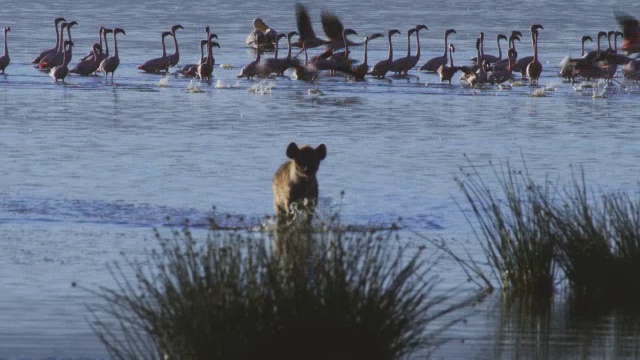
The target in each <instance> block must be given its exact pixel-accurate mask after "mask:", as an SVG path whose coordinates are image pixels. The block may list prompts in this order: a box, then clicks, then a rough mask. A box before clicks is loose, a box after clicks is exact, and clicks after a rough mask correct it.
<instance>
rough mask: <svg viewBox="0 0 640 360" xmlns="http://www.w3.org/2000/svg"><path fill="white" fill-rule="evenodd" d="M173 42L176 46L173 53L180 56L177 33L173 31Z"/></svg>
mask: <svg viewBox="0 0 640 360" xmlns="http://www.w3.org/2000/svg"><path fill="white" fill-rule="evenodd" d="M207 39H208V38H207ZM173 44H174V45H175V47H176V51H175V52H174V53H173V54H174V55H176V56H179V55H180V50H178V39H177V38H176V33H175V32H174V33H173Z"/></svg>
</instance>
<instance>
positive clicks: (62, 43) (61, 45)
mask: <svg viewBox="0 0 640 360" xmlns="http://www.w3.org/2000/svg"><path fill="white" fill-rule="evenodd" d="M63 51H64V30H63V29H62V27H61V28H60V41H59V42H58V52H63Z"/></svg>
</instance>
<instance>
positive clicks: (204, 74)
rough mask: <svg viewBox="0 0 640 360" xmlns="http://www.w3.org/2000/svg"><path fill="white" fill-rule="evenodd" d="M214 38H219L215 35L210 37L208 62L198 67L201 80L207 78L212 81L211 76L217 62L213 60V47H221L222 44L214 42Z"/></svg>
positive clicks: (208, 41)
mask: <svg viewBox="0 0 640 360" xmlns="http://www.w3.org/2000/svg"><path fill="white" fill-rule="evenodd" d="M214 37H215V38H217V36H216V35H215V34H211V35H209V40H207V59H206V61H204V62H202V63H201V64H200V65H198V77H199V78H200V80H204V79H205V78H206V79H207V80H211V74H212V73H213V64H214V62H215V60H214V59H213V47H214V46H217V47H218V48H219V47H220V44H218V43H217V42H215V41H212V39H213V38H214Z"/></svg>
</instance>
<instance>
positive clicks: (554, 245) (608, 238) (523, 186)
mask: <svg viewBox="0 0 640 360" xmlns="http://www.w3.org/2000/svg"><path fill="white" fill-rule="evenodd" d="M470 169H471V170H470V171H466V172H463V174H464V177H462V178H458V179H456V181H457V182H458V184H459V186H460V188H461V189H462V192H463V194H464V196H465V198H466V200H467V201H468V203H469V204H470V205H471V213H472V214H473V216H472V217H470V218H469V219H468V220H469V222H470V223H471V224H472V225H473V227H474V232H475V233H476V237H477V239H478V241H479V243H480V246H481V247H482V249H483V251H484V255H485V257H486V259H487V262H488V264H489V268H490V269H491V276H486V275H484V273H483V272H482V270H481V269H480V266H478V262H477V260H475V259H470V260H469V261H468V262H467V263H463V265H465V266H466V267H465V269H467V270H469V269H471V271H472V272H475V273H476V275H478V277H479V278H481V279H483V280H485V282H486V283H487V285H488V286H489V287H490V286H492V285H491V284H489V280H488V279H489V278H490V277H493V279H494V280H497V282H498V283H499V286H500V287H501V288H502V289H503V290H504V291H505V292H506V293H508V294H509V295H516V296H520V297H522V296H524V297H532V298H538V299H540V298H548V297H550V296H551V295H553V293H554V292H555V291H556V290H557V289H556V285H557V284H568V289H569V291H570V292H571V293H572V294H573V295H575V296H577V297H579V298H580V297H582V298H585V297H589V298H593V297H594V296H596V297H599V298H600V299H608V300H615V301H622V302H625V301H636V300H638V299H640V277H638V276H637V275H638V274H640V197H637V198H636V199H632V197H631V196H629V195H628V194H624V193H600V194H593V193H589V192H588V190H587V186H586V182H585V179H584V173H583V174H582V178H581V181H579V180H576V177H575V176H574V179H573V182H572V183H571V185H569V186H568V187H564V188H561V187H560V186H559V185H558V184H557V183H552V182H550V181H549V180H548V179H545V182H544V185H542V186H541V185H539V184H537V183H536V182H535V181H534V180H533V179H532V178H531V176H530V175H529V174H528V172H527V170H526V168H525V171H514V170H513V169H512V168H511V167H510V166H509V165H508V164H507V165H506V168H503V167H500V168H498V169H496V167H494V166H492V169H493V172H494V175H495V176H496V179H497V182H498V184H499V191H498V192H497V195H496V193H494V192H493V191H492V190H491V188H490V186H489V185H488V184H487V182H485V181H484V180H483V179H482V176H480V174H479V172H478V170H477V168H476V167H474V166H471V167H470ZM474 220H475V221H474ZM470 264H471V265H473V266H470ZM558 269H560V270H561V271H558Z"/></svg>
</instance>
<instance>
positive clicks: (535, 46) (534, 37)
mask: <svg viewBox="0 0 640 360" xmlns="http://www.w3.org/2000/svg"><path fill="white" fill-rule="evenodd" d="M531 38H532V42H533V61H534V62H537V61H538V36H537V35H536V34H532V35H531Z"/></svg>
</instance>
